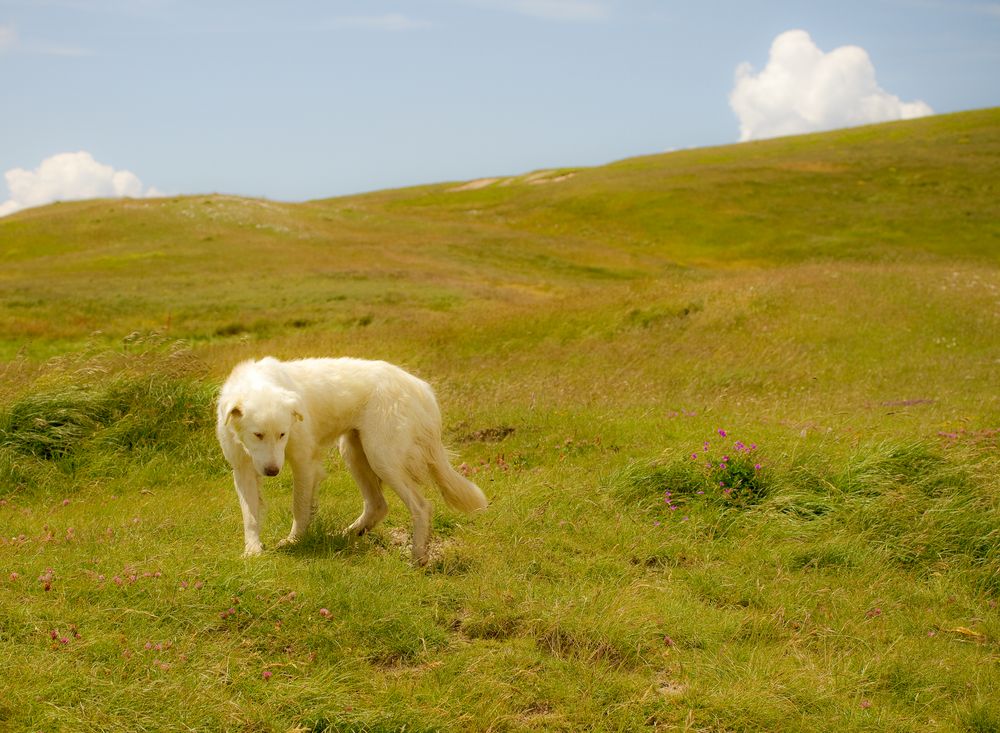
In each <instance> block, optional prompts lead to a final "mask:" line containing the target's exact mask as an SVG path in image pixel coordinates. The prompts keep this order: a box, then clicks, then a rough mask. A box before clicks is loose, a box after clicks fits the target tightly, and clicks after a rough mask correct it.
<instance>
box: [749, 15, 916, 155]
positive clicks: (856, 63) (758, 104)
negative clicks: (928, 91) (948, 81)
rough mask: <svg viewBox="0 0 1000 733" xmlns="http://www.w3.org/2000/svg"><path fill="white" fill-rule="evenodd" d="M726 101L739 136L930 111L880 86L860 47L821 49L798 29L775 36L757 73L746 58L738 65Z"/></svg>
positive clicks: (807, 129)
mask: <svg viewBox="0 0 1000 733" xmlns="http://www.w3.org/2000/svg"><path fill="white" fill-rule="evenodd" d="M729 105H730V106H731V107H732V108H733V111H734V112H735V113H736V116H737V117H739V120H740V140H741V141H745V140H754V139H759V138H766V137H777V136H779V135H796V134H799V133H804V132H815V131H818V130H833V129H836V128H840V127H850V126H853V125H864V124H869V123H873V122H887V121H889V120H901V119H902V120H905V119H911V118H913V117H922V116H924V115H930V114H934V110H932V109H931V108H930V106H928V105H927V104H925V103H924V102H920V101H916V102H903V101H902V100H900V98H899V97H897V96H895V95H894V94H890V93H889V92H887V91H886V90H884V89H882V88H881V87H880V86H879V85H878V82H877V81H876V80H875V67H874V66H873V65H872V62H871V58H870V57H869V56H868V52H867V51H865V50H864V49H863V48H860V47H858V46H841V47H840V48H836V49H834V50H833V51H830V52H829V53H823V51H821V50H820V49H819V48H818V47H817V46H816V44H815V43H813V40H812V38H810V37H809V34H808V33H806V32H805V31H801V30H793V31H787V32H785V33H782V34H781V35H779V36H778V37H777V38H775V39H774V43H772V44H771V55H770V58H769V59H768V62H767V66H765V67H764V69H763V71H761V72H760V73H758V74H755V73H754V70H753V68H752V67H751V66H750V64H749V63H743V64H740V65H739V66H738V67H737V69H736V86H735V87H734V88H733V90H732V92H731V93H730V95H729Z"/></svg>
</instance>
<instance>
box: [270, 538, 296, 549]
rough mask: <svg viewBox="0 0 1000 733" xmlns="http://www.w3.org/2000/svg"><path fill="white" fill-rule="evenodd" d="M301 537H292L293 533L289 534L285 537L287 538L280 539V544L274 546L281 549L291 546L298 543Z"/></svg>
mask: <svg viewBox="0 0 1000 733" xmlns="http://www.w3.org/2000/svg"><path fill="white" fill-rule="evenodd" d="M300 539H301V537H292V536H291V535H289V536H288V537H285V539H283V540H280V541H279V542H278V544H276V545H275V546H274V549H276V550H281V549H283V548H285V547H291V546H292V545H295V544H296V543H298V541H299V540H300Z"/></svg>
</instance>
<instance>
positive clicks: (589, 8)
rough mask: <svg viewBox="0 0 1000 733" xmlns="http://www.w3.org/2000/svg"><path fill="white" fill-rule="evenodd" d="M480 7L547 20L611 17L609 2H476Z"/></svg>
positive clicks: (542, 0)
mask: <svg viewBox="0 0 1000 733" xmlns="http://www.w3.org/2000/svg"><path fill="white" fill-rule="evenodd" d="M475 2H476V4H478V5H487V6H490V7H495V8H499V9H501V10H508V11H512V12H515V13H520V14H521V15H530V16H532V17H535V18H545V19H547V20H570V21H594V20H603V19H604V18H606V17H608V15H609V8H608V2H607V0H475Z"/></svg>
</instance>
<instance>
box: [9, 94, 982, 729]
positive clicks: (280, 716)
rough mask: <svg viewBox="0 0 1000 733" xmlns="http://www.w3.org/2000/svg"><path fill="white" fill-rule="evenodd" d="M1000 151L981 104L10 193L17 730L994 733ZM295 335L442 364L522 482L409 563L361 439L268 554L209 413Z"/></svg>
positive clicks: (444, 514) (470, 440) (424, 371)
mask: <svg viewBox="0 0 1000 733" xmlns="http://www.w3.org/2000/svg"><path fill="white" fill-rule="evenodd" d="M998 156H1000V111H997V110H986V111H981V112H972V113H965V114H961V115H952V116H942V117H934V118H928V119H924V120H918V121H913V122H906V123H900V124H891V125H882V126H876V127H871V128H860V129H856V130H848V131H842V132H835V133H829V134H825V135H817V136H805V137H800V138H789V139H784V140H773V141H766V142H761V143H753V144H746V145H740V146H734V147H728V148H716V149H706V150H693V151H684V152H681V153H672V154H669V155H663V156H653V157H648V158H641V159H636V160H630V161H623V162H621V163H618V164H614V165H611V166H606V167H602V168H594V169H580V170H574V171H561V172H554V173H552V174H549V176H548V177H555V178H560V177H561V174H564V173H570V172H571V173H573V176H572V177H569V178H565V179H562V180H558V181H554V182H549V183H543V184H537V183H532V182H531V181H529V180H527V178H526V177H521V178H517V179H513V180H510V181H498V182H496V183H494V184H493V185H490V186H486V187H484V188H479V189H475V190H464V191H455V190H452V189H455V188H456V187H457V184H443V185H438V186H426V187H421V188H417V189H406V190H401V191H387V192H380V193H376V194H368V195H365V196H358V197H350V198H344V199H332V200H327V201H316V202H310V203H306V204H298V205H292V204H273V203H270V202H263V201H250V200H242V199H237V198H233V197H222V196H207V197H193V198H178V199H164V200H158V201H145V200H144V201H124V202H119V201H115V202H111V201H98V202H81V203H73V204H59V205H55V206H50V207H46V208H43V209H36V210H28V211H24V212H20V213H19V214H17V215H15V216H12V217H7V218H4V219H0V260H2V262H3V265H4V274H3V276H2V277H0V355H2V356H3V357H4V358H5V361H4V362H3V363H2V364H0V669H3V670H4V685H3V693H4V694H3V695H0V729H3V730H5V731H6V730H11V731H36V730H73V731H114V730H122V731H135V730H149V731H163V730H175V731H185V730H233V731H237V730H238V731H282V732H284V731H292V730H300V731H322V730H327V731H348V730H351V731H354V730H357V731H395V730H407V731H422V730H445V731H450V730H454V731H464V730H515V731H516V730H566V731H574V730H584V729H596V730H646V729H649V730H689V731H757V730H781V731H872V730H879V731H952V730H968V731H989V730H997V729H1000V706H998V705H997V703H996V701H995V698H996V690H997V689H1000V667H998V665H997V660H998V659H1000V610H998V607H997V604H998V601H1000V482H998V479H997V473H998V468H1000V460H998V455H1000V454H998V448H1000V404H998V393H997V389H996V386H997V382H996V375H997V369H998V358H1000V339H998V337H997V334H998V333H1000V269H998V267H1000V246H998V244H1000V242H998V236H1000V229H998V226H997V222H998V221H1000V211H998V206H997V203H996V200H997V197H996V190H997V185H998V182H1000V179H998V177H997V173H996V170H997V168H996V163H997V159H998ZM557 174H560V175H557ZM267 353H270V354H274V355H277V356H281V357H295V356H302V355H342V354H349V355H353V356H362V357H371V358H384V359H388V360H390V361H394V362H397V363H400V364H401V365H403V366H405V367H407V368H409V369H411V370H412V371H414V372H416V373H417V374H419V375H420V376H422V377H424V378H426V379H428V380H429V381H431V382H432V383H433V384H434V386H435V388H436V390H437V392H438V395H439V398H440V401H441V403H442V408H443V412H444V415H445V429H446V437H447V441H448V443H449V444H450V446H451V447H452V448H453V449H454V450H455V452H456V453H457V456H458V457H457V458H456V463H465V464H466V469H467V470H468V471H469V472H470V473H471V474H472V476H473V478H474V479H475V480H476V481H477V482H478V483H479V484H480V486H482V488H483V489H484V491H485V492H486V493H487V495H488V496H489V497H490V499H491V502H492V504H491V507H490V508H489V510H487V511H486V512H485V513H483V514H481V515H478V516H475V517H471V518H469V517H465V516H461V515H458V514H455V513H453V512H451V511H450V510H448V509H447V508H446V507H444V506H443V503H442V502H441V501H440V500H438V501H436V502H435V503H436V505H437V507H438V510H437V514H436V515H435V519H434V543H433V546H432V560H431V562H430V564H429V565H428V567H427V568H426V569H423V570H415V569H413V568H412V567H411V566H410V564H409V562H408V551H407V548H406V542H407V533H408V530H409V522H408V517H407V515H406V512H405V509H404V508H403V507H402V505H401V504H400V502H399V501H398V500H396V499H395V498H394V497H391V498H390V503H391V507H392V509H391V513H390V515H389V518H388V519H387V521H386V523H385V524H384V525H383V526H381V527H380V528H378V529H377V530H376V531H374V532H373V533H371V535H369V536H366V537H362V538H359V539H352V540H348V539H346V538H344V537H342V536H341V535H340V534H339V531H338V530H339V529H340V528H341V527H343V526H345V525H347V524H349V523H350V522H351V521H352V520H353V519H354V517H355V516H356V515H357V513H358V511H359V509H360V497H359V495H358V492H357V490H356V489H355V488H354V487H353V485H352V484H351V481H350V478H349V477H348V476H347V475H346V472H345V471H343V470H342V468H341V466H340V465H339V459H336V458H335V457H331V461H330V463H331V465H330V468H331V471H330V477H329V478H328V479H327V481H326V483H325V484H324V486H323V489H322V491H321V498H320V513H319V516H318V519H317V521H316V523H315V525H314V527H313V528H312V529H311V530H310V532H309V534H308V535H307V537H306V538H305V539H304V540H303V542H302V543H300V544H299V545H298V546H296V547H294V548H292V549H290V550H288V551H282V552H268V553H266V554H265V555H264V556H263V557H261V558H257V559H254V560H244V559H242V558H241V557H240V552H241V550H242V535H241V523H240V516H239V509H238V506H237V502H236V500H235V496H234V491H233V489H232V486H231V479H230V478H229V476H228V473H227V470H226V466H225V464H224V462H223V460H222V457H221V454H220V452H219V450H218V447H217V445H216V444H215V440H214V435H213V431H212V420H213V404H212V402H213V398H214V393H215V390H216V389H217V387H218V385H219V384H220V383H221V381H222V379H224V377H225V374H226V373H227V372H228V370H229V369H230V368H231V367H232V365H233V364H234V363H235V362H236V361H238V360H239V359H242V358H246V357H250V356H260V355H263V354H267ZM720 430H724V431H726V432H727V434H726V436H724V437H723V436H722V435H720V433H719V431H720ZM736 441H741V443H742V444H743V445H745V446H747V447H748V448H749V446H751V445H753V446H755V447H754V448H753V449H752V450H747V451H743V450H738V449H737V447H736V445H735V443H736ZM706 443H707V444H708V448H707V450H706V447H705V446H706ZM692 455H695V456H696V457H695V458H692ZM724 456H728V460H723V457H724ZM706 463H708V464H709V465H706ZM758 465H759V466H760V468H759V469H758V468H757V466H758ZM720 483H721V484H722V485H721V486H720ZM265 491H266V496H267V500H268V503H269V506H270V513H269V516H268V518H267V520H266V523H265V529H264V541H265V544H269V545H272V546H273V545H274V544H275V543H276V541H277V540H278V539H279V538H280V537H282V536H283V535H284V534H285V533H286V532H287V527H288V524H289V523H290V491H291V489H290V478H289V477H288V476H281V477H279V478H278V479H273V480H271V481H270V482H269V483H268V484H267V486H266V490H265Z"/></svg>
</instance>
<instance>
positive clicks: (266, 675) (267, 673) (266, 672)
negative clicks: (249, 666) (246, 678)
mask: <svg viewBox="0 0 1000 733" xmlns="http://www.w3.org/2000/svg"><path fill="white" fill-rule="evenodd" d="M260 676H261V677H263V678H264V679H265V680H269V679H271V676H272V673H271V670H269V669H265V670H264V671H263V672H262V673H261V675H260Z"/></svg>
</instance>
